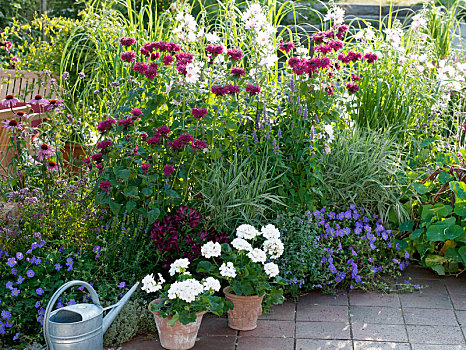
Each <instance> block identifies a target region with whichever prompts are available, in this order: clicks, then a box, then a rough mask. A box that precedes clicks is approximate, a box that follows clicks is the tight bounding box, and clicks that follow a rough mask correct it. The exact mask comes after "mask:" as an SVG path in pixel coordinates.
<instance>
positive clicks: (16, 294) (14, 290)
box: [11, 288, 21, 297]
mask: <svg viewBox="0 0 466 350" xmlns="http://www.w3.org/2000/svg"><path fill="white" fill-rule="evenodd" d="M20 292H21V291H20V290H19V289H18V288H13V289H12V290H11V295H12V296H14V297H17V296H18V295H19V293H20Z"/></svg>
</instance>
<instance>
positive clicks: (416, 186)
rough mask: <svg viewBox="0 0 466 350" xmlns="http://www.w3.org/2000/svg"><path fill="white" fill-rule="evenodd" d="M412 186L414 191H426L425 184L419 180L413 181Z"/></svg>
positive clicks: (420, 192)
mask: <svg viewBox="0 0 466 350" xmlns="http://www.w3.org/2000/svg"><path fill="white" fill-rule="evenodd" d="M413 186H414V189H415V190H416V192H417V193H419V194H424V193H426V192H427V186H426V185H424V184H422V183H420V182H415V183H414V185H413Z"/></svg>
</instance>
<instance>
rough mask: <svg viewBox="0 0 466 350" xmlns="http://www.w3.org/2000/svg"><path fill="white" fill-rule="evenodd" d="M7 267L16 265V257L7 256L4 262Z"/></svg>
mask: <svg viewBox="0 0 466 350" xmlns="http://www.w3.org/2000/svg"><path fill="white" fill-rule="evenodd" d="M6 264H7V265H8V266H9V267H13V266H15V265H16V259H15V258H9V259H8V261H7V263H6Z"/></svg>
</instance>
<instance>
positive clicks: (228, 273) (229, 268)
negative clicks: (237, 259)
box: [219, 262, 236, 278]
mask: <svg viewBox="0 0 466 350" xmlns="http://www.w3.org/2000/svg"><path fill="white" fill-rule="evenodd" d="M219 271H220V275H222V276H223V277H227V278H235V277H236V269H235V266H234V265H233V263H232V262H227V263H226V264H225V263H223V264H222V265H221V266H220V269H219Z"/></svg>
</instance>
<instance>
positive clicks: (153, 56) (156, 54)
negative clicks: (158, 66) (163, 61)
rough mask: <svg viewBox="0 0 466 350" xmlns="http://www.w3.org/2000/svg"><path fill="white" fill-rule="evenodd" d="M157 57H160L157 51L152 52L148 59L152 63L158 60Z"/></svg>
mask: <svg viewBox="0 0 466 350" xmlns="http://www.w3.org/2000/svg"><path fill="white" fill-rule="evenodd" d="M159 57H160V52H158V51H155V52H152V53H151V54H150V59H151V60H152V61H155V60H158V59H159Z"/></svg>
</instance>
